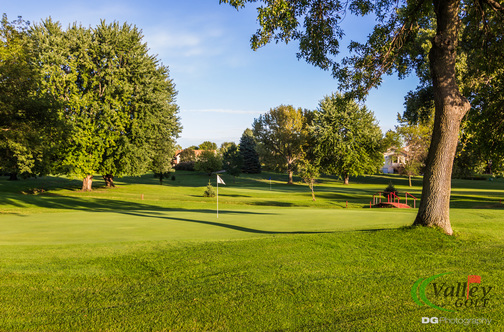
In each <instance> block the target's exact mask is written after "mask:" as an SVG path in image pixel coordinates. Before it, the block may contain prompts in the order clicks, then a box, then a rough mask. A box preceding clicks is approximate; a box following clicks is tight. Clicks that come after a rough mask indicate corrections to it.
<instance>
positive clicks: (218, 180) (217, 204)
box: [217, 174, 219, 218]
mask: <svg viewBox="0 0 504 332" xmlns="http://www.w3.org/2000/svg"><path fill="white" fill-rule="evenodd" d="M217 218H219V174H217Z"/></svg>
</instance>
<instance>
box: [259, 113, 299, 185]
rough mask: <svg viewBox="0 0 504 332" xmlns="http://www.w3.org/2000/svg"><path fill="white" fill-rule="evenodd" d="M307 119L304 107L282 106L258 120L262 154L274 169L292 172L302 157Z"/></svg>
mask: <svg viewBox="0 0 504 332" xmlns="http://www.w3.org/2000/svg"><path fill="white" fill-rule="evenodd" d="M305 120H306V119H305V117H304V116H303V110H302V109H301V108H298V109H295V108H294V107H292V106H290V105H288V106H285V105H281V106H278V107H276V108H273V109H271V110H270V111H269V112H268V113H266V114H263V115H261V116H259V118H258V119H255V120H254V123H253V127H254V136H255V137H256V138H257V141H258V142H259V154H260V156H261V157H262V158H263V161H264V162H265V163H266V164H267V165H268V166H270V167H272V168H274V169H277V170H279V171H285V170H286V171H287V172H288V173H289V183H292V172H293V169H294V165H295V162H296V161H297V160H298V159H299V158H300V157H301V156H302V153H303V148H302V146H303V144H304V142H305V140H306V133H307V132H306V128H305V127H306V126H305Z"/></svg>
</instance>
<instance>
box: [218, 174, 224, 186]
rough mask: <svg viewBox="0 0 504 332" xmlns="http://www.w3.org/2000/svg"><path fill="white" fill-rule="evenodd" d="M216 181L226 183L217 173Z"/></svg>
mask: <svg viewBox="0 0 504 332" xmlns="http://www.w3.org/2000/svg"><path fill="white" fill-rule="evenodd" d="M217 183H220V184H223V185H226V183H224V181H223V180H222V179H221V177H220V176H219V175H217Z"/></svg>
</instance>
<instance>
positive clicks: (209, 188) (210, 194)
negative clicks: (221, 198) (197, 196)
mask: <svg viewBox="0 0 504 332" xmlns="http://www.w3.org/2000/svg"><path fill="white" fill-rule="evenodd" d="M203 196H204V197H215V189H214V187H213V186H212V184H211V183H210V180H208V185H207V188H206V190H205V192H204V193H203Z"/></svg>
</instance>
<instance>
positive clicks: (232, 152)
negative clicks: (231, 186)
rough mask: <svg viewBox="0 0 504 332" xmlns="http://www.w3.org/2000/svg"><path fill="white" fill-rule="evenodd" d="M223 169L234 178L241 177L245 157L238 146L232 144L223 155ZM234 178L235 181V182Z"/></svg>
mask: <svg viewBox="0 0 504 332" xmlns="http://www.w3.org/2000/svg"><path fill="white" fill-rule="evenodd" d="M222 158H223V161H222V164H223V168H224V169H225V170H226V172H227V173H228V174H230V175H232V176H233V177H234V178H235V177H237V176H240V174H241V171H242V167H243V156H242V154H241V153H240V151H239V150H238V146H236V144H234V143H232V145H230V146H229V147H228V148H227V150H226V152H224V155H223V157H222ZM234 178H233V181H234Z"/></svg>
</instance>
